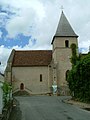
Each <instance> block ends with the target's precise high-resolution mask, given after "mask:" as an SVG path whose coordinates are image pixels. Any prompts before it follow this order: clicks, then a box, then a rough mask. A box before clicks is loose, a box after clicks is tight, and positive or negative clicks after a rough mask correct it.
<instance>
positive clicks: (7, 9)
mask: <svg viewBox="0 0 90 120" xmlns="http://www.w3.org/2000/svg"><path fill="white" fill-rule="evenodd" d="M61 6H63V8H64V9H63V11H64V14H65V16H66V17H67V19H68V21H69V22H70V24H71V26H72V27H73V29H74V31H75V33H76V34H77V35H78V36H79V38H78V47H79V52H81V53H87V52H88V51H89V46H90V12H89V11H90V0H83V1H81V0H0V61H1V65H0V71H1V72H2V73H4V70H5V67H6V64H7V60H8V58H9V55H10V53H11V51H12V49H15V50H49V49H52V46H51V41H52V38H53V36H54V34H55V32H56V29H57V25H58V22H59V19H60V15H61V11H62V10H61V8H62V7H61Z"/></svg>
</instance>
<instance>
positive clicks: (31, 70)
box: [5, 11, 78, 95]
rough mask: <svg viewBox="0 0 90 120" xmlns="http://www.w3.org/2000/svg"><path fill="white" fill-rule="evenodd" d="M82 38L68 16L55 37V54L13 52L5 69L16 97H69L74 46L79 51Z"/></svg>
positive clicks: (31, 51)
mask: <svg viewBox="0 0 90 120" xmlns="http://www.w3.org/2000/svg"><path fill="white" fill-rule="evenodd" d="M77 38H78V35H77V34H76V33H75V32H74V30H73V28H72V27H71V25H70V23H69V21H68V19H67V18H66V16H65V14H64V12H63V11H62V13H61V17H60V20H59V23H58V26H57V30H56V33H55V35H54V36H53V39H52V42H51V45H52V50H12V52H11V54H10V57H9V59H8V61H7V66H6V69H5V80H6V81H8V82H9V83H10V84H11V85H12V91H13V93H15V92H17V91H27V92H28V93H29V94H31V95H37V94H52V93H53V86H56V91H55V92H56V93H57V94H59V95H68V93H69V88H68V84H67V81H66V77H67V72H68V71H69V70H70V69H71V67H72V65H71V62H70V58H71V56H72V51H71V48H70V46H71V44H73V43H74V44H76V46H77V48H78V40H77Z"/></svg>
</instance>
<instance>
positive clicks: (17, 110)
mask: <svg viewBox="0 0 90 120" xmlns="http://www.w3.org/2000/svg"><path fill="white" fill-rule="evenodd" d="M66 98H67V97H57V96H32V97H16V100H17V106H16V107H14V109H13V111H12V114H11V117H10V120H90V112H89V111H86V110H83V109H80V108H79V107H77V106H74V105H70V104H66V103H64V102H62V100H64V99H66Z"/></svg>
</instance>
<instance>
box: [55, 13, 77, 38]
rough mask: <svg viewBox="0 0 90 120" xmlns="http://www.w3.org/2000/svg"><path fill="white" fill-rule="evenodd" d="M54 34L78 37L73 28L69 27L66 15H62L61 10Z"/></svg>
mask: <svg viewBox="0 0 90 120" xmlns="http://www.w3.org/2000/svg"><path fill="white" fill-rule="evenodd" d="M55 36H57V37H58V36H62V37H65V36H68V37H69V36H70V37H78V36H77V35H76V33H75V32H74V30H73V28H72V27H71V25H70V23H69V22H68V20H67V18H66V16H65V15H64V13H63V11H62V14H61V17H60V21H59V24H58V27H57V31H56V34H55Z"/></svg>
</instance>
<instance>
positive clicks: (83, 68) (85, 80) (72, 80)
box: [67, 54, 90, 102]
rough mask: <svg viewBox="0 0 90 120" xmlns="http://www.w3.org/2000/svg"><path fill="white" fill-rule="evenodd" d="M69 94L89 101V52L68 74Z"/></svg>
mask: <svg viewBox="0 0 90 120" xmlns="http://www.w3.org/2000/svg"><path fill="white" fill-rule="evenodd" d="M67 81H68V83H69V88H70V91H71V95H72V96H74V97H75V98H76V99H78V100H80V101H83V102H90V54H88V55H86V56H85V57H83V58H81V60H80V61H79V62H78V63H77V64H76V65H75V66H74V67H73V68H72V70H71V71H70V72H69V74H68V79H67Z"/></svg>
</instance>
